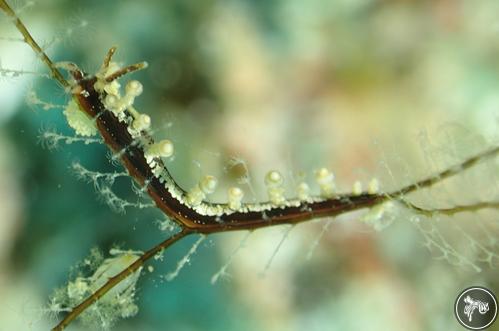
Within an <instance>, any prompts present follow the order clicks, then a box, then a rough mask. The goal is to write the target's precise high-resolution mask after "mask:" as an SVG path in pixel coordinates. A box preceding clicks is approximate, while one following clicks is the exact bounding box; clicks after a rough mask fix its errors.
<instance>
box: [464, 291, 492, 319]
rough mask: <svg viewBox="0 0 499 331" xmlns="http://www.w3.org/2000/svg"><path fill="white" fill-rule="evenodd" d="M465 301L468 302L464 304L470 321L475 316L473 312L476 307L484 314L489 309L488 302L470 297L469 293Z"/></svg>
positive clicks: (465, 312)
mask: <svg viewBox="0 0 499 331" xmlns="http://www.w3.org/2000/svg"><path fill="white" fill-rule="evenodd" d="M464 303H465V304H466V305H465V306H464V314H465V315H466V316H468V320H469V321H470V322H471V320H472V318H473V312H474V311H475V309H477V308H478V312H479V313H480V314H482V315H483V314H485V313H486V312H488V311H489V303H488V302H483V301H480V300H475V299H473V298H472V297H470V296H469V295H467V296H466V298H464Z"/></svg>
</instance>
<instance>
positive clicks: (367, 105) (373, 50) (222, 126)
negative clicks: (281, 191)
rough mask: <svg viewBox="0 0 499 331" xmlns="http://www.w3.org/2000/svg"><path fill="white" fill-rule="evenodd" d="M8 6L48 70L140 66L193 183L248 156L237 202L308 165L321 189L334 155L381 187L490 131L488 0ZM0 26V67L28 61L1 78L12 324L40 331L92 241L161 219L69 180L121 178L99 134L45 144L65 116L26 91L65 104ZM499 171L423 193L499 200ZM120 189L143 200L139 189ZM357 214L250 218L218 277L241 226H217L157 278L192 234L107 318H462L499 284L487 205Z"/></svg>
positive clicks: (482, 142)
mask: <svg viewBox="0 0 499 331" xmlns="http://www.w3.org/2000/svg"><path fill="white" fill-rule="evenodd" d="M14 7H15V8H17V9H18V10H20V11H21V16H22V18H23V20H24V21H25V23H26V24H27V26H28V27H29V28H30V30H31V31H32V32H33V34H34V36H35V39H37V40H39V41H40V43H41V44H42V45H44V47H46V48H47V53H48V54H49V55H50V56H51V57H52V58H53V59H54V60H55V61H72V62H75V63H77V64H78V65H79V66H80V67H82V68H83V69H85V70H86V71H87V72H95V71H96V70H97V69H98V68H99V66H100V63H101V62H102V59H103V56H104V55H105V53H106V52H107V49H109V47H111V46H113V45H117V46H118V47H119V48H118V54H117V55H116V58H117V59H118V60H119V61H120V62H122V63H125V64H128V63H133V62H137V61H142V60H146V61H148V62H149V64H150V66H149V68H148V69H147V70H145V71H142V72H139V73H136V74H134V77H135V78H136V79H139V80H140V81H141V82H142V83H143V85H144V94H143V95H142V96H141V97H140V98H139V99H138V100H137V102H136V106H137V108H138V109H139V110H140V111H142V112H145V113H148V114H150V115H151V116H152V118H153V126H154V127H155V129H156V130H155V136H156V137H157V138H163V137H165V138H169V139H171V140H172V141H173V142H174V143H175V148H176V154H175V159H174V160H173V161H170V162H169V163H168V166H169V168H170V169H171V171H172V173H173V175H174V177H175V178H176V179H177V180H178V182H179V183H180V184H181V185H182V186H184V187H186V188H189V187H192V186H193V185H194V184H195V183H196V182H197V181H198V179H199V178H200V177H201V176H202V175H203V174H214V175H216V176H218V177H219V178H220V180H221V189H220V190H219V191H218V192H217V193H216V194H215V195H214V196H213V197H211V198H210V199H212V200H213V201H224V199H225V195H224V192H225V190H226V188H227V187H228V185H235V184H237V183H238V182H239V183H240V182H241V169H243V168H244V166H242V164H244V165H245V167H246V168H247V169H248V171H249V177H250V182H249V185H248V184H239V185H241V187H242V188H244V190H245V192H246V199H247V201H252V200H264V199H265V198H266V197H265V190H264V187H263V180H262V179H263V176H264V174H265V172H266V171H268V170H269V169H278V170H280V171H281V172H282V173H283V174H284V175H285V178H286V183H287V184H286V188H287V195H288V196H290V197H291V196H293V195H294V193H293V187H294V184H293V183H295V182H296V181H297V180H299V179H301V178H305V179H306V180H307V181H309V183H310V184H311V185H312V186H313V171H314V170H315V169H318V168H319V167H322V166H326V167H328V168H330V169H332V170H333V171H334V172H335V174H336V178H337V185H338V189H339V190H340V191H345V192H346V191H349V190H350V188H351V185H352V183H353V182H354V181H355V180H361V181H362V182H363V183H366V182H367V181H368V180H369V179H370V178H372V177H377V178H379V179H380V181H381V186H382V189H383V190H390V189H393V188H397V187H401V186H402V185H404V184H407V183H410V182H413V181H414V180H416V179H418V178H422V177H424V176H425V175H429V174H433V173H435V172H436V171H437V170H439V169H443V168H444V167H445V166H447V165H450V164H453V163H455V162H457V161H458V160H462V159H464V158H465V157H466V156H468V155H471V154H473V153H476V152H478V151H480V150H483V149H485V148H487V147H489V146H491V145H494V144H497V141H498V140H497V134H496V132H497V114H498V110H499V20H498V17H499V2H497V1H496V0H482V1H465V0H462V1H459V0H435V1H423V0H417V1H416V0H405V1H403V0H353V1H352V0H331V1H326V0H324V1H320V0H311V1H298V0H287V1H260V0H257V1H250V0H232V1H229V0H208V1H191V0H188V1H185V0H173V1H159V0H157V1H153V0H151V1H148V2H146V3H142V2H138V1H128V0H125V1H114V0H108V1H92V0H89V1H70V0H66V1H63V0H46V1H43V2H39V3H35V4H33V5H31V3H27V2H21V1H16V2H15V3H14ZM0 37H1V38H2V39H1V40H0V60H1V62H0V63H1V67H2V68H3V69H17V70H22V71H24V73H20V74H15V73H11V72H6V71H5V70H4V71H2V79H1V80H0V101H1V102H0V130H1V131H0V298H1V300H0V302H1V305H0V330H2V331H3V330H13V329H18V330H47V329H49V328H50V327H51V326H53V325H54V322H55V319H54V317H53V316H50V314H47V313H46V312H45V311H44V309H43V306H44V305H45V304H46V303H47V301H48V297H49V295H50V294H51V292H52V291H53V289H55V288H56V287H59V286H63V285H64V283H65V282H66V281H67V279H68V275H69V274H70V269H71V267H72V266H75V265H76V264H77V263H78V261H81V260H82V259H84V258H85V257H86V256H87V255H88V254H89V252H90V249H91V248H92V247H99V248H100V249H102V250H103V251H107V250H108V249H109V248H111V247H112V246H113V245H116V244H117V245H121V247H124V248H130V249H134V250H146V249H148V248H149V247H151V246H153V245H154V244H156V243H157V242H159V241H161V240H162V238H163V237H164V234H163V233H161V231H160V230H159V229H158V226H157V223H156V221H157V220H158V219H162V216H161V214H160V213H159V212H157V211H155V210H139V209H134V208H130V209H128V210H127V212H126V213H125V214H120V213H116V212H113V211H112V210H110V208H109V207H108V206H107V205H106V204H105V203H104V202H103V201H102V199H100V198H99V196H98V194H97V193H96V191H95V189H94V187H93V186H92V185H91V184H88V183H85V182H83V181H80V180H78V178H77V176H75V174H74V173H73V172H72V170H71V169H70V165H71V164H72V163H73V162H75V161H77V162H80V163H81V164H82V165H84V166H85V167H86V168H88V169H91V170H94V171H99V172H102V173H104V172H111V171H116V170H119V168H116V167H114V166H113V165H112V164H111V163H110V162H109V157H108V154H107V151H106V149H105V148H104V146H102V145H88V146H87V145H85V144H72V145H66V144H64V143H62V144H60V146H59V148H58V149H55V150H49V149H47V148H44V147H43V144H41V143H40V138H39V136H40V133H43V132H46V131H47V130H56V131H57V132H60V133H61V134H69V135H70V134H72V132H71V130H70V129H68V128H67V125H66V124H65V122H64V118H63V116H62V114H61V109H52V110H48V111H45V110H43V109H42V107H40V106H34V105H32V104H31V105H30V104H29V103H27V102H26V100H25V99H26V95H28V93H29V92H30V91H34V92H35V93H36V95H37V96H38V98H39V99H40V100H43V101H45V102H48V103H51V104H54V105H64V104H65V103H66V102H67V101H68V97H67V95H65V94H64V92H63V91H61V90H60V89H59V88H58V86H57V85H56V84H55V83H54V82H52V81H50V80H49V79H46V78H43V77H39V75H37V74H31V72H35V73H45V72H46V69H45V68H44V67H43V65H41V64H40V63H39V62H38V61H37V59H36V58H35V57H34V56H33V54H32V52H31V51H30V49H29V48H28V47H26V45H24V44H23V43H21V42H19V41H12V40H8V38H18V34H17V32H16V31H15V30H14V29H13V27H12V26H11V22H9V21H8V20H7V19H6V18H5V16H2V15H0ZM6 38H7V39H6ZM234 164H236V166H234ZM497 168H498V167H497V162H495V161H494V160H492V161H491V162H487V163H485V164H484V165H483V166H480V167H478V168H477V169H475V170H473V171H470V172H466V173H465V174H463V175H461V176H458V178H457V179H453V180H450V181H446V182H445V183H443V184H442V185H439V186H437V187H436V188H435V189H432V190H426V191H425V192H422V194H420V195H417V194H416V195H415V196H414V197H412V198H413V199H414V201H418V202H419V203H421V204H422V205H424V206H430V207H436V206H439V207H445V206H452V205H455V204H456V203H472V202H476V201H482V200H488V201H491V200H497V198H498V185H497V184H498V179H499V178H498V175H497V174H498V171H497V170H498V169H497ZM114 191H115V192H116V194H118V195H119V196H120V197H123V198H126V199H128V200H130V201H136V200H137V197H136V196H135V195H134V193H133V191H132V190H131V189H130V183H129V181H119V182H117V183H116V185H115V186H114ZM364 213H365V212H360V213H354V214H350V215H345V216H342V217H338V218H337V219H335V220H333V221H328V220H317V221H314V222H310V223H308V224H303V225H299V226H297V227H295V228H293V229H291V231H288V230H289V229H287V228H285V227H281V228H272V229H264V230H260V231H257V232H255V233H253V234H251V235H250V236H249V237H247V240H246V241H244V247H242V248H241V249H240V250H239V251H238V253H237V254H236V255H235V256H234V257H233V259H232V263H231V264H230V266H228V269H227V272H228V275H227V276H226V277H224V278H222V279H221V280H220V281H219V282H218V283H216V284H215V285H211V284H210V279H211V277H212V275H213V274H215V273H216V272H217V271H218V270H219V269H220V268H221V267H222V266H224V264H225V263H226V262H227V261H228V260H229V259H230V256H231V254H232V252H233V251H234V249H236V248H237V247H238V246H240V244H241V242H242V240H244V238H245V237H246V236H247V234H246V233H232V234H229V233H228V234H220V235H213V236H210V237H208V239H207V240H205V241H204V242H203V243H202V244H201V246H200V248H199V249H198V252H197V253H196V254H195V255H194V256H193V257H192V258H191V261H190V263H189V264H188V266H186V267H185V268H184V269H183V270H182V271H181V273H180V275H179V276H178V278H177V279H175V280H174V281H172V282H164V281H163V280H162V277H161V275H164V274H166V273H167V272H168V271H171V270H173V269H174V268H175V265H176V263H177V261H178V260H179V259H180V258H181V257H182V256H183V255H184V254H185V253H186V252H187V251H188V250H189V248H190V247H191V245H192V243H193V242H194V241H195V238H190V239H187V240H185V241H184V242H181V243H179V244H178V245H176V246H175V247H173V248H172V249H171V250H170V251H169V252H167V253H166V254H165V258H164V261H154V262H153V265H154V272H152V273H149V272H145V273H144V276H143V277H142V278H141V281H140V283H139V291H138V302H139V307H140V312H139V314H138V316H136V317H135V318H132V319H130V320H124V321H121V322H120V323H118V325H117V326H116V329H117V330H181V331H183V330H186V331H187V330H189V331H190V330H241V331H245V330H248V331H249V330H269V331H277V330H279V331H280V330H302V329H307V330H309V331H312V330H314V331H315V330H402V329H403V330H418V331H419V330H462V327H461V326H459V324H458V323H457V321H456V320H455V318H454V315H453V304H454V300H455V298H456V297H457V295H458V294H459V293H460V292H461V290H463V289H464V288H466V287H468V286H471V285H482V286H486V287H488V288H489V289H491V290H493V291H495V292H496V293H498V294H499V283H498V279H499V278H498V277H497V276H498V269H497V264H498V260H497V254H498V252H499V247H498V240H497V238H498V217H497V213H495V212H494V211H490V210H489V211H481V212H478V213H466V214H463V215H460V216H457V217H452V218H450V217H444V216H436V217H434V218H432V219H428V218H426V219H425V218H417V217H416V216H415V215H411V213H409V212H407V211H402V210H396V211H394V212H391V213H387V214H385V215H383V216H382V219H381V221H379V222H377V223H375V224H374V225H375V226H373V224H366V222H363V221H362V219H363V214H364ZM418 221H419V223H418ZM367 223H369V222H367ZM325 225H327V228H326V230H324V231H323V229H324V226H325ZM376 225H378V227H379V226H384V225H389V226H386V228H385V229H383V231H377V230H376V229H375V228H376V227H377V226H376ZM425 231H426V232H425ZM321 233H322V235H321ZM283 236H286V238H285V240H284V241H282V238H283ZM319 239H320V240H319ZM432 240H434V242H433V244H432V242H431V241H432ZM281 241H282V245H281V244H280V243H281ZM315 245H316V246H317V247H315V249H313V248H314V246H315ZM278 246H280V249H279V251H278V252H277V254H275V256H274V255H273V254H274V252H275V250H276V247H278ZM428 248H430V249H428ZM482 248H483V249H482ZM311 250H313V254H310V253H311ZM310 256H311V257H310ZM309 257H310V258H309ZM487 257H488V258H489V259H488V260H487V261H485V262H490V263H483V261H481V260H483V259H487ZM269 261H270V262H271V263H269ZM494 266H495V268H494ZM71 329H72V330H85V329H87V328H86V327H85V326H81V325H78V324H75V325H72V326H71ZM491 329H492V330H499V323H496V324H495V326H494V327H492V328H491Z"/></svg>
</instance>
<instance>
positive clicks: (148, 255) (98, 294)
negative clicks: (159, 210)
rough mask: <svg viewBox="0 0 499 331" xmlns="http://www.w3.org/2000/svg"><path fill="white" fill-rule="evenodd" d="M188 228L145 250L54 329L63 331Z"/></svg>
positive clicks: (180, 237) (171, 243)
mask: <svg viewBox="0 0 499 331" xmlns="http://www.w3.org/2000/svg"><path fill="white" fill-rule="evenodd" d="M190 233H191V232H189V231H188V230H186V229H184V230H182V231H180V232H178V233H177V234H175V235H173V236H171V237H170V238H168V239H166V240H165V241H163V242H161V243H159V244H158V245H156V246H154V247H153V248H151V249H150V250H148V251H147V252H145V253H144V254H143V255H142V256H141V257H140V258H139V259H138V260H137V261H135V262H134V263H132V264H131V265H130V266H129V267H128V268H126V269H125V270H123V271H122V272H120V273H119V274H117V275H116V276H114V277H112V278H110V279H109V280H108V281H107V282H106V283H105V284H104V285H103V286H102V287H101V288H99V289H98V290H97V291H95V293H94V294H92V295H91V296H90V297H88V298H87V299H86V300H85V301H83V302H82V303H80V304H79V305H78V306H76V307H74V308H73V309H72V310H71V312H70V313H68V314H67V315H66V317H64V319H63V320H62V321H60V322H59V324H57V326H55V327H54V328H53V329H52V331H61V330H64V329H65V328H66V327H67V326H68V325H69V323H71V322H72V321H73V320H74V319H75V318H77V317H78V316H79V315H80V314H81V313H82V312H84V311H85V309H87V308H88V307H89V306H91V305H92V304H93V303H94V302H96V301H97V300H99V299H100V298H102V296H104V295H105V294H106V293H107V292H109V291H110V290H111V289H112V288H113V287H115V286H116V285H118V284H119V283H120V282H122V281H123V280H125V279H126V278H127V277H128V276H130V275H131V274H133V273H134V272H135V271H137V270H138V269H139V268H140V267H142V266H143V265H144V263H145V262H146V261H147V260H149V259H150V258H152V257H153V256H154V255H156V254H157V253H159V252H161V251H162V250H165V249H166V248H168V247H170V246H171V245H173V244H174V243H176V242H177V241H179V240H180V239H182V238H184V237H185V236H187V235H188V234H190Z"/></svg>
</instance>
